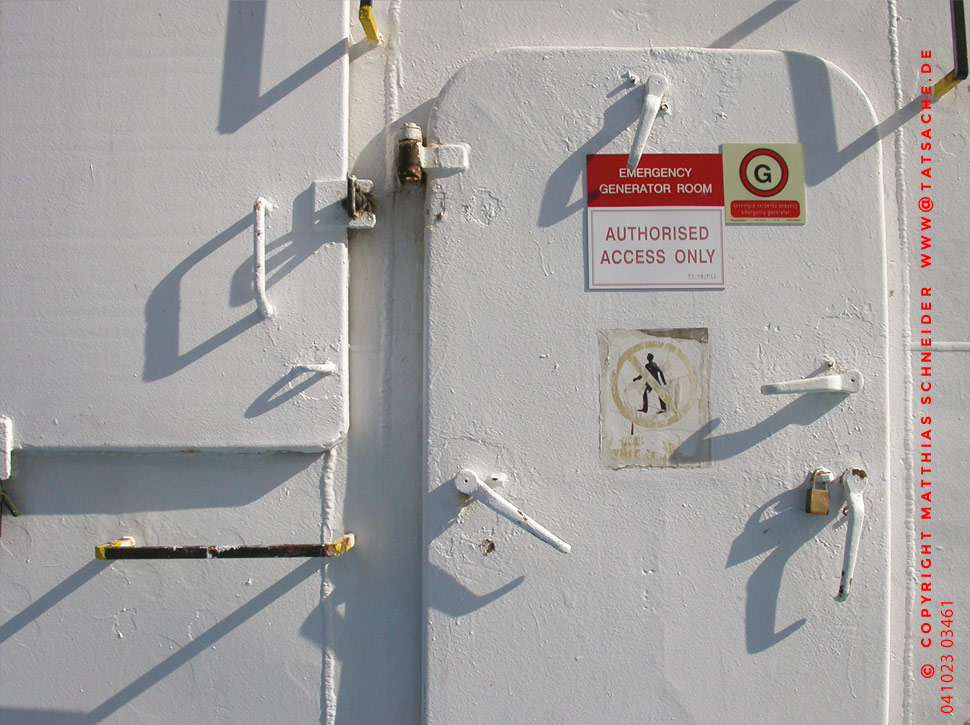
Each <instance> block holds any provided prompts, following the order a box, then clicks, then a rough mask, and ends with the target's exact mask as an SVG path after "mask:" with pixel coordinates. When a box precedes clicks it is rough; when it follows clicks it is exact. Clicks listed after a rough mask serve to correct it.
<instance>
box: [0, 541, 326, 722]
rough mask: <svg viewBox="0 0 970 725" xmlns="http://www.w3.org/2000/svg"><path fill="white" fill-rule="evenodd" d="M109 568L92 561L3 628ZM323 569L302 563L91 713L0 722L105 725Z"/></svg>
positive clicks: (7, 713)
mask: <svg viewBox="0 0 970 725" xmlns="http://www.w3.org/2000/svg"><path fill="white" fill-rule="evenodd" d="M107 566H110V564H104V565H101V563H100V562H90V563H89V564H87V565H85V566H84V567H82V568H81V569H80V570H78V572H77V573H75V574H74V575H73V576H71V577H69V578H68V579H66V580H65V581H64V582H63V583H62V584H60V585H58V586H57V587H55V588H54V589H52V590H51V591H50V592H48V594H46V595H45V596H43V597H41V598H40V599H38V600H37V601H36V602H35V603H34V604H33V605H31V606H30V607H28V608H27V609H25V610H24V612H23V613H22V615H18V616H17V617H14V619H13V620H11V621H10V622H8V623H7V625H4V628H6V627H7V626H8V625H10V624H11V622H16V629H20V628H21V627H23V626H24V625H26V624H27V623H28V621H29V619H27V618H26V616H24V618H23V619H21V617H22V616H23V615H28V614H29V615H30V618H31V619H32V618H35V617H37V616H40V615H41V614H42V613H43V612H44V611H46V610H47V609H49V608H50V607H52V606H54V604H56V603H57V602H58V601H60V599H63V598H64V597H65V596H67V595H68V594H70V593H71V592H72V591H74V590H75V589H77V588H78V587H79V586H80V585H81V584H83V583H84V582H85V581H87V580H88V579H90V578H91V577H93V576H95V575H97V574H98V573H99V572H100V571H102V570H103V569H105V568H106V567H107ZM320 567H321V565H320V562H318V561H317V560H316V559H310V560H309V561H306V562H304V563H302V564H300V566H298V567H297V568H296V569H294V570H293V571H291V572H290V573H289V574H287V575H285V576H284V577H282V578H281V579H280V580H279V581H277V582H276V583H275V584H272V585H270V586H269V587H267V588H266V589H264V590H263V591H262V592H260V593H259V594H257V595H256V596H255V597H253V598H252V599H250V600H249V601H248V602H246V603H245V604H244V605H242V606H241V607H239V609H237V610H236V611H235V612H233V613H232V614H230V615H229V616H227V617H225V618H224V619H223V620H221V621H220V622H217V623H216V624H214V625H213V626H212V627H210V628H209V629H207V630H206V631H205V632H203V633H202V634H200V635H199V636H198V637H196V638H195V639H193V640H192V641H191V642H189V643H188V644H187V645H185V646H184V647H182V648H181V649H179V650H178V651H177V652H174V653H172V654H171V655H170V656H169V657H167V658H166V659H164V660H163V661H162V662H160V663H158V664H157V665H155V667H153V668H152V669H150V670H149V671H148V672H146V673H145V674H143V675H141V676H140V677H138V678H136V679H135V680H134V681H132V682H131V683H129V684H128V685H126V686H125V687H123V688H122V689H121V690H119V691H118V692H116V693H115V694H114V695H112V696H111V697H109V698H108V699H107V700H105V701H104V702H103V703H101V704H100V705H98V706H97V707H96V708H94V709H93V710H91V711H90V712H77V711H65V710H43V709H28V708H16V707H10V708H8V707H0V722H5V723H6V722H38V721H40V720H41V719H42V720H43V722H46V723H54V724H55V725H94V723H99V722H102V721H103V720H105V718H107V717H109V716H111V715H113V714H114V713H116V712H117V711H118V710H120V709H121V708H122V707H124V706H125V705H127V704H128V703H129V702H131V701H132V700H134V699H135V698H136V697H138V696H139V695H141V694H142V693H143V692H145V691H146V690H148V689H150V688H151V687H153V686H154V685H156V684H158V683H159V682H161V681H162V680H163V679H165V678H166V677H168V676H169V675H170V674H172V673H173V672H175V671H176V670H177V669H178V668H179V667H181V666H182V665H184V664H186V663H187V662H188V661H189V660H191V659H192V658H193V657H195V656H196V655H198V654H201V653H202V652H204V651H205V650H207V649H208V648H210V647H212V646H213V645H214V644H216V643H217V642H218V641H219V640H220V639H222V638H223V637H225V636H226V635H227V634H229V633H230V632H232V631H233V630H234V629H236V628H237V627H239V626H240V625H242V624H244V623H245V622H246V621H248V620H250V619H252V618H253V617H254V616H255V615H257V614H259V613H260V612H261V611H263V610H264V609H265V608H266V607H268V606H269V605H270V604H272V603H273V602H274V601H276V600H277V599H279V598H280V597H282V596H283V595H284V594H286V593H287V592H288V591H290V590H291V589H293V588H294V587H296V586H297V585H298V584H300V583H301V582H302V581H304V580H306V579H307V578H309V577H310V576H311V575H313V574H315V573H316V572H319V571H320ZM16 629H14V630H12V631H10V632H8V633H7V636H9V635H10V634H13V632H14V631H16Z"/></svg>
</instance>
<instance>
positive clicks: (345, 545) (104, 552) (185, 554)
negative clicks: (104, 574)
mask: <svg viewBox="0 0 970 725" xmlns="http://www.w3.org/2000/svg"><path fill="white" fill-rule="evenodd" d="M354 544H355V538H354V535H353V534H347V535H345V536H342V537H340V538H339V539H338V540H337V541H335V542H333V543H332V544H272V545H267V546H135V545H134V541H133V540H132V539H119V540H118V541H112V542H111V543H109V544H104V545H102V546H96V547H95V549H94V556H95V558H96V559H100V560H103V561H111V560H114V559H283V558H287V559H290V558H313V557H328V558H332V557H338V556H342V555H343V554H344V553H346V552H347V551H349V550H350V549H352V548H353V547H354Z"/></svg>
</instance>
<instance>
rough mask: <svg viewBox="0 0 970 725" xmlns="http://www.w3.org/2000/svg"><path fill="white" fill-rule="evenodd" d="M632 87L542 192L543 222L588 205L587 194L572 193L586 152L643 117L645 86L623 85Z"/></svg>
mask: <svg viewBox="0 0 970 725" xmlns="http://www.w3.org/2000/svg"><path fill="white" fill-rule="evenodd" d="M624 87H625V88H629V89H630V92H628V93H626V94H625V95H623V96H622V97H621V98H620V99H619V100H618V101H616V102H615V103H613V104H612V105H610V106H608V107H607V109H606V110H605V111H604V112H603V126H602V128H600V130H599V131H597V132H596V133H595V134H594V135H593V136H591V137H590V139H589V140H588V141H586V143H584V144H583V145H582V146H580V147H579V148H578V149H576V150H575V151H574V152H573V153H572V154H570V155H569V156H568V157H567V158H566V159H565V160H564V161H563V162H562V164H560V165H559V168H557V169H556V170H555V171H553V172H552V174H551V175H550V176H549V180H548V181H547V182H546V188H545V190H544V192H543V194H542V203H541V205H540V207H539V226H540V227H551V226H553V225H554V224H556V223H558V222H560V221H562V220H563V219H565V218H567V217H569V216H571V215H572V214H574V213H576V212H577V211H581V210H583V209H585V208H586V194H585V193H582V194H580V195H579V198H578V199H576V201H574V202H573V203H572V204H570V203H569V197H570V195H571V194H572V192H573V189H575V188H576V182H577V181H578V180H579V179H580V178H582V176H583V174H584V173H585V171H586V156H587V155H588V154H595V153H597V152H599V151H600V150H602V149H603V147H605V146H606V145H607V144H608V143H609V142H610V141H612V140H613V139H615V138H616V137H617V136H619V135H620V134H621V133H623V131H624V130H626V128H627V127H628V126H629V125H630V124H631V123H633V122H634V121H636V120H637V119H639V118H640V113H641V111H642V110H643V94H644V92H645V91H644V90H643V88H642V87H637V88H632V87H631V86H630V84H629V83H624V84H622V85H621V86H620V87H619V88H620V89H623V88H624ZM616 94H617V90H616V89H614V90H613V91H611V92H610V93H609V94H608V95H607V98H610V97H612V96H615V95H616Z"/></svg>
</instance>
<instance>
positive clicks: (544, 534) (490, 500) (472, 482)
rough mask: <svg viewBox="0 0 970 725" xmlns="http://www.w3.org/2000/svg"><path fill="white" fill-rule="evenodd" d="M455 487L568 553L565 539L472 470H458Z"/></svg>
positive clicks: (568, 549)
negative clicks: (509, 500) (517, 506)
mask: <svg viewBox="0 0 970 725" xmlns="http://www.w3.org/2000/svg"><path fill="white" fill-rule="evenodd" d="M455 487H456V488H457V489H458V490H459V491H461V492H462V493H463V494H465V495H466V496H471V497H472V498H475V499H477V500H479V501H481V502H482V503H483V504H485V505H486V506H488V507H489V508H491V509H494V510H495V511H497V512H498V513H500V514H502V516H504V517H505V518H507V519H508V520H509V521H512V522H513V523H516V524H518V525H519V526H521V527H522V528H523V529H525V530H526V531H528V532H529V533H530V534H532V535H533V536H535V537H536V538H537V539H542V540H543V541H545V542H546V543H547V544H549V545H550V546H552V547H554V548H556V549H558V550H559V551H561V552H562V553H564V554H568V553H569V551H570V549H571V548H572V547H570V546H569V544H567V543H566V542H565V541H563V540H562V539H560V538H559V537H558V536H556V535H555V534H553V533H552V532H551V531H549V529H547V528H545V527H544V526H540V525H539V524H537V523H536V522H535V521H533V520H532V519H530V518H529V517H528V516H526V515H525V514H524V513H522V512H521V511H520V510H519V509H517V508H516V507H515V506H513V505H512V504H510V503H509V502H508V501H506V500H505V499H504V498H502V497H501V496H499V495H498V494H497V493H495V491H493V490H492V489H491V488H489V487H488V486H487V485H486V484H485V482H484V481H482V479H481V478H479V477H478V474H477V473H475V472H474V471H472V470H469V469H467V468H463V469H462V470H461V471H459V472H458V475H457V476H455Z"/></svg>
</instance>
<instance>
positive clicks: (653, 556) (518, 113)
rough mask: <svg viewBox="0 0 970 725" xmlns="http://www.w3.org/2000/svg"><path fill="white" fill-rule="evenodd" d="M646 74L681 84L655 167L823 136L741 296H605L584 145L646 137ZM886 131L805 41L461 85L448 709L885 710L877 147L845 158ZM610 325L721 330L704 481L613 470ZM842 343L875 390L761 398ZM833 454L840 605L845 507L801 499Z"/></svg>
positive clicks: (446, 185)
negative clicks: (803, 202)
mask: <svg viewBox="0 0 970 725" xmlns="http://www.w3.org/2000/svg"><path fill="white" fill-rule="evenodd" d="M629 68H635V69H637V70H641V71H642V70H644V69H646V70H647V71H649V72H652V73H663V74H664V75H666V76H667V77H669V78H676V79H678V81H677V86H676V89H677V97H676V98H675V99H674V103H675V108H676V112H674V113H671V114H668V115H666V116H662V117H660V118H658V120H657V122H656V124H655V125H654V128H653V131H652V133H651V136H650V140H649V143H648V148H647V151H648V152H670V153H678V152H679V153H704V152H707V153H710V152H717V151H718V147H719V144H721V143H726V142H739V143H740V142H757V141H759V140H760V141H769V142H788V141H797V142H800V143H802V144H804V147H805V157H806V160H807V162H808V163H809V164H810V169H811V175H812V178H813V183H812V184H811V185H810V187H809V189H808V223H807V224H806V225H805V226H803V227H801V226H795V227H792V226H759V227H754V226H738V227H729V228H728V230H727V236H726V255H727V259H728V275H727V277H728V281H727V286H726V289H725V290H724V291H713V290H712V291H651V292H646V293H642V292H631V291H622V292H602V291H590V290H589V289H588V287H587V279H586V274H585V269H586V264H585V260H584V219H585V214H584V213H583V212H584V190H583V189H584V170H585V164H586V155H587V154H591V153H624V152H625V150H628V149H629V148H630V142H631V137H632V135H633V133H634V131H635V127H636V120H637V118H638V116H639V113H640V108H641V106H642V90H639V91H635V90H630V88H629V84H627V83H624V82H623V81H622V80H621V73H622V71H623V70H625V69H629ZM496 79H503V80H502V81H501V82H497V80H496ZM793 98H796V99H798V100H797V101H794V102H793ZM808 108H811V109H812V115H813V119H812V123H811V124H807V123H806V122H805V119H803V118H802V117H801V116H802V114H804V113H805V112H806V109H808ZM874 124H875V119H874V117H873V113H872V109H871V106H870V105H869V102H868V100H867V99H866V97H865V95H864V94H863V93H862V92H861V90H860V89H859V87H858V86H857V85H856V84H855V83H854V82H853V81H852V80H851V79H850V78H849V77H848V76H846V75H845V74H844V73H843V72H842V71H840V70H839V69H838V68H836V67H834V66H832V65H831V64H828V63H826V62H825V61H822V60H821V59H819V58H816V57H812V56H809V55H800V54H783V53H770V52H761V53H759V52H743V51H710V50H708V51H705V50H697V49H670V50H662V49H661V50H652V49H645V50H588V49H566V50H558V49H521V50H510V51H505V52H502V53H499V54H497V55H493V56H491V57H489V58H487V59H483V60H479V61H476V62H472V63H469V64H468V65H466V66H465V67H463V68H462V69H461V70H460V71H459V72H458V73H457V74H456V75H455V77H454V78H453V79H452V80H451V81H450V82H449V83H448V84H447V85H446V87H445V89H444V90H443V91H442V93H441V95H440V96H439V98H438V100H437V102H436V104H435V107H434V110H433V111H432V116H431V122H430V133H429V136H430V138H429V141H430V142H431V143H458V142H465V143H469V144H470V145H471V147H472V149H471V163H470V167H469V169H468V170H467V171H465V172H462V173H458V174H452V175H447V176H439V177H437V178H432V179H431V180H430V182H429V189H428V206H427V213H426V217H427V219H428V222H427V245H428V249H427V261H426V264H427V301H426V304H427V309H426V315H427V323H426V325H427V326H426V345H427V359H426V381H427V385H428V390H427V396H428V398H427V414H426V435H427V481H426V484H427V490H426V494H425V502H424V504H425V509H424V526H425V543H426V545H427V547H428V552H427V556H428V560H427V562H426V566H425V575H424V580H425V590H424V602H425V616H426V617H427V629H426V632H425V638H426V639H425V650H426V651H425V676H426V682H425V698H426V699H425V708H426V709H425V714H426V717H427V720H428V721H429V722H440V723H453V722H459V721H463V720H471V721H475V722H532V721H535V722H548V721H553V720H555V721H563V722H644V721H656V722H740V721H745V720H750V719H751V718H754V719H756V720H763V721H772V720H775V719H784V718H787V717H790V715H791V713H792V711H793V710H792V708H793V707H795V705H794V703H795V702H797V703H798V704H797V711H798V713H799V717H800V718H802V719H804V721H806V722H818V723H821V722H875V721H879V720H880V719H882V718H884V717H886V716H887V714H888V711H889V681H888V676H889V657H890V655H889V652H890V642H889V605H888V600H889V558H888V551H889V548H888V545H889V515H888V514H889V509H888V496H889V450H888V442H889V431H888V420H889V419H888V398H887V384H888V379H887V356H888V353H887V342H888V318H887V311H886V302H885V300H886V286H885V285H886V278H885V259H886V257H885V238H884V232H883V204H882V195H881V183H882V180H881V173H882V172H881V158H880V148H879V145H878V144H873V145H871V146H869V147H867V148H863V149H859V150H858V151H856V152H851V153H843V152H840V149H845V148H846V147H848V146H849V145H850V144H851V143H852V142H853V141H855V140H856V139H858V138H860V137H861V136H863V135H864V134H865V133H866V132H867V131H868V130H869V129H870V128H872V126H873V125H874ZM552 130H556V133H551V131H552ZM849 189H851V190H852V193H851V194H848V193H846V192H847V190H849ZM617 328H619V329H623V328H625V329H657V328H707V329H708V331H709V335H710V346H711V366H710V375H711V378H710V381H709V397H710V409H711V415H712V420H711V422H710V425H708V426H703V427H702V428H701V429H700V430H697V431H695V432H694V435H695V436H696V437H701V438H707V439H709V441H710V446H711V456H712V459H713V460H712V462H711V463H710V465H708V466H702V467H683V468H649V469H648V468H627V469H623V470H618V471H617V470H609V469H605V468H604V467H603V466H602V465H601V464H600V461H599V455H598V448H599V443H600V441H599V435H600V434H599V410H600V407H599V386H598V381H599V369H598V359H597V332H598V331H600V330H606V329H617ZM828 356H831V357H832V358H834V359H835V360H838V361H839V363H840V364H841V365H844V368H843V369H848V368H857V369H859V370H861V371H863V373H864V374H865V376H866V381H867V384H866V386H865V387H864V388H863V389H862V390H861V391H859V392H858V393H856V394H855V395H852V396H847V395H844V394H842V393H830V394H821V395H819V394H811V395H802V396H798V397H797V398H795V399H794V400H791V401H788V400H784V399H779V398H776V397H768V396H762V395H761V394H760V392H759V389H758V386H759V384H760V382H761V381H762V380H765V379H773V378H774V379H786V378H790V377H793V376H792V373H802V374H803V375H808V374H821V373H823V372H826V371H827V370H828V367H827V365H826V364H825V362H824V360H825V359H826V358H827V357H828ZM840 372H841V371H840ZM820 463H824V464H826V465H828V466H830V467H833V468H842V469H844V468H847V467H849V466H851V465H863V464H864V466H865V468H866V470H867V471H868V472H869V474H870V479H871V481H872V485H871V486H870V488H869V491H868V493H867V496H868V502H867V503H868V509H869V516H867V518H866V523H865V526H866V529H867V532H866V536H865V537H864V538H863V544H862V547H861V550H860V551H859V557H860V560H859V568H858V571H859V572H860V576H859V577H857V579H856V582H855V584H854V587H853V595H852V597H850V598H849V600H848V601H847V602H845V603H843V604H837V603H836V602H835V601H834V595H835V593H836V591H837V584H838V580H839V574H840V572H841V566H842V552H843V547H844V541H845V534H844V532H843V530H842V529H841V528H840V525H839V519H840V517H839V516H838V515H836V514H837V512H838V511H839V509H840V508H841V502H840V501H839V500H838V498H837V497H835V501H833V506H832V515H831V516H829V517H821V516H811V515H808V514H806V513H805V511H804V499H805V491H806V486H807V482H808V477H809V476H810V474H811V472H812V471H813V470H814V469H815V468H816V466H817V465H818V464H820ZM463 466H473V467H476V468H479V469H481V470H504V471H507V472H508V473H509V476H510V479H511V481H514V482H515V483H514V484H509V486H508V489H509V490H505V491H503V495H504V496H505V497H506V498H508V499H509V500H510V501H511V502H513V503H514V504H515V505H516V506H520V507H521V508H522V509H523V510H527V511H541V512H542V518H543V522H544V524H545V525H547V526H549V527H550V528H551V529H553V530H558V531H568V532H570V540H571V543H572V544H573V550H572V554H571V555H570V556H568V557H560V556H558V555H556V554H555V552H553V551H551V550H550V549H549V548H548V547H546V546H544V545H542V544H541V543H539V542H537V541H536V540H535V539H533V538H532V537H529V536H528V535H527V534H525V532H522V531H517V530H515V529H511V528H510V527H508V526H507V525H506V524H505V523H504V521H502V520H500V519H498V518H497V516H496V514H495V513H494V512H492V511H489V510H487V509H486V508H484V507H483V506H481V505H477V504H474V503H473V504H471V505H470V506H467V507H464V508H463V505H462V501H461V498H460V497H459V496H458V495H457V494H456V492H455V490H454V486H453V484H452V482H451V481H452V478H453V477H454V475H455V472H456V471H457V470H458V469H459V468H461V467H463ZM486 540H488V541H490V542H492V544H494V550H492V551H490V553H487V554H486V553H484V552H486V551H489V548H490V547H488V546H487V544H486V543H485V541H486ZM863 572H864V575H862V573H863ZM846 683H849V685H848V686H847V684H846Z"/></svg>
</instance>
